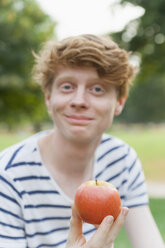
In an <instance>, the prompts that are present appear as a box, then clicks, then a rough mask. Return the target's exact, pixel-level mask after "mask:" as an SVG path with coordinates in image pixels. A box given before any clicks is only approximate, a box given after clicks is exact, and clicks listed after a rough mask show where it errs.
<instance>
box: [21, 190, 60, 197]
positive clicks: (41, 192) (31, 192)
mask: <svg viewBox="0 0 165 248" xmlns="http://www.w3.org/2000/svg"><path fill="white" fill-rule="evenodd" d="M20 194H21V196H22V195H24V194H29V195H35V194H58V195H59V192H58V191H56V190H34V191H26V190H23V191H21V192H20Z"/></svg>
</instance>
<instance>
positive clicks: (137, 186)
mask: <svg viewBox="0 0 165 248" xmlns="http://www.w3.org/2000/svg"><path fill="white" fill-rule="evenodd" d="M143 184H144V181H142V182H141V183H138V184H137V185H135V187H133V188H132V189H131V190H135V189H137V188H139V187H140V186H141V185H143Z"/></svg>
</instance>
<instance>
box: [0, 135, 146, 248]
mask: <svg viewBox="0 0 165 248" xmlns="http://www.w3.org/2000/svg"><path fill="white" fill-rule="evenodd" d="M41 135H45V132H41V133H39V134H37V135H34V136H32V137H30V138H28V139H26V140H24V141H22V142H20V143H17V144H16V145H14V146H11V147H9V148H7V149H5V150H4V151H2V152H1V153H0V247H2V248H9V247H10V248H41V247H42V248H49V247H59V248H62V247H65V244H66V240H67V235H68V230H69V220H70V217H71V203H72V201H71V199H69V197H68V196H66V195H65V193H64V192H63V191H62V190H61V189H60V187H59V186H58V185H57V183H56V182H55V180H54V179H53V178H52V177H51V175H50V172H48V170H47V168H46V167H45V166H44V164H43V163H42V160H41V156H40V153H39V150H38V146H37V139H38V137H40V136H41ZM96 178H97V179H98V180H104V181H107V182H111V183H112V184H113V185H114V186H115V187H116V188H117V189H118V190H119V193H120V197H121V202H122V206H127V207H129V208H131V207H136V206H141V205H147V204H148V196H147V193H146V185H145V182H144V174H143V171H142V168H141V163H140V161H139V159H138V157H137V155H136V153H135V151H134V150H133V149H132V148H131V147H130V146H128V145H127V144H126V143H124V142H123V141H121V140H120V139H118V138H116V137H113V136H109V135H107V134H104V135H103V136H102V140H101V142H100V144H99V146H98V148H97V149H96V152H95V164H94V170H93V179H96ZM94 231H95V228H94V226H92V225H90V224H86V223H84V225H83V232H84V235H85V236H86V239H87V240H88V239H89V238H90V236H91V235H92V233H93V232H94Z"/></svg>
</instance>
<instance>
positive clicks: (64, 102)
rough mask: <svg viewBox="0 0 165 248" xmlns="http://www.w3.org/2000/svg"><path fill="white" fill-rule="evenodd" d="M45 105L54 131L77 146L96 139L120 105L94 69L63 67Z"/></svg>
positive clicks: (121, 105) (110, 88)
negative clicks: (54, 128)
mask: <svg viewBox="0 0 165 248" xmlns="http://www.w3.org/2000/svg"><path fill="white" fill-rule="evenodd" d="M46 103H47V107H48V111H49V113H50V115H51V117H52V119H53V122H54V125H55V127H56V131H57V132H58V133H59V134H60V135H62V137H63V138H65V139H68V140H70V141H74V142H78V143H82V142H90V141H92V140H95V139H96V140H97V139H100V138H101V135H102V133H103V132H104V131H105V130H107V129H108V128H109V127H110V126H111V123H112V121H113V117H114V115H115V114H119V113H118V112H121V111H119V110H121V109H122V107H123V105H124V103H123V102H122V101H119V100H118V99H117V92H116V89H115V86H113V85H111V84H108V83H105V82H104V81H103V79H101V78H100V77H99V76H98V73H97V71H96V70H95V69H94V68H87V67H85V68H84V67H81V68H80V67H76V68H70V67H63V66H59V68H58V73H57V76H56V77H55V79H54V82H53V85H52V91H51V93H46Z"/></svg>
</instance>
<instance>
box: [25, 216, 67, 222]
mask: <svg viewBox="0 0 165 248" xmlns="http://www.w3.org/2000/svg"><path fill="white" fill-rule="evenodd" d="M70 218H71V216H66V217H60V216H57V217H54V216H53V217H45V218H41V219H31V220H26V219H24V221H25V222H26V223H28V224H30V223H33V222H42V221H49V220H70Z"/></svg>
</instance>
